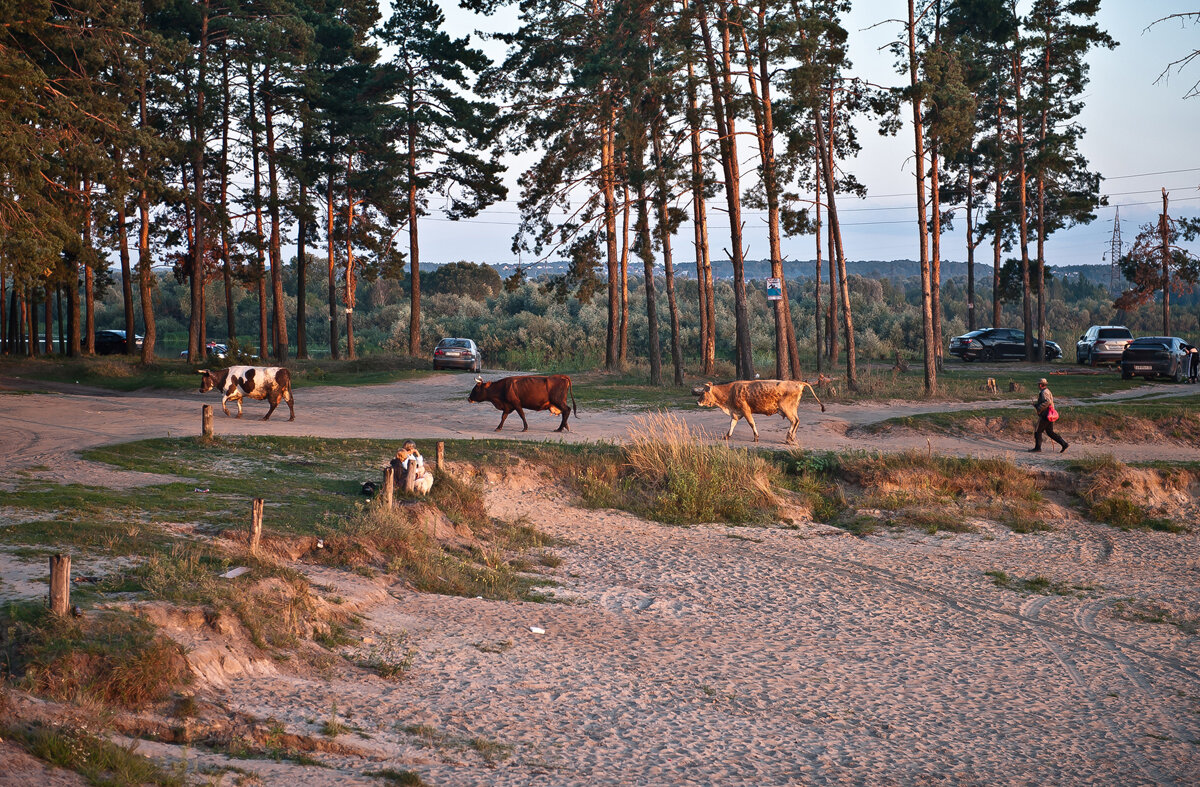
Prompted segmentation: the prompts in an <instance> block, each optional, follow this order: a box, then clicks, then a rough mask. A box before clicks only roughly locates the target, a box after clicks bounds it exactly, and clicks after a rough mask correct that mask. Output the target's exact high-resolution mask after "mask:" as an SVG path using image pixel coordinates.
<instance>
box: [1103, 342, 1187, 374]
mask: <svg viewBox="0 0 1200 787" xmlns="http://www.w3.org/2000/svg"><path fill="white" fill-rule="evenodd" d="M1191 349H1192V348H1191V345H1189V344H1188V343H1187V342H1185V341H1184V340H1183V339H1180V338H1178V337H1176V336H1143V337H1141V338H1139V339H1134V340H1133V341H1132V342H1130V343H1129V346H1128V347H1126V348H1125V352H1124V353H1123V354H1122V355H1121V377H1122V378H1123V379H1125V380H1128V379H1130V378H1132V377H1144V378H1146V379H1147V380H1153V379H1154V378H1155V377H1158V376H1162V377H1171V378H1173V379H1174V380H1175V382H1177V383H1181V382H1183V381H1184V379H1186V378H1187V376H1188V371H1189V365H1190V364H1191V360H1192V359H1191V354H1190V353H1191Z"/></svg>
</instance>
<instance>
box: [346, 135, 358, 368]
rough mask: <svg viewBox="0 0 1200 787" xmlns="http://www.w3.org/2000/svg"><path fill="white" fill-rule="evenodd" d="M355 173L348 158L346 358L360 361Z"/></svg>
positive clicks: (352, 164) (352, 159)
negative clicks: (356, 310) (356, 330)
mask: <svg viewBox="0 0 1200 787" xmlns="http://www.w3.org/2000/svg"><path fill="white" fill-rule="evenodd" d="M353 172H354V155H353V154H351V155H348V156H347V157H346V357H347V358H348V359H350V360H351V361H354V360H358V352H357V351H356V350H355V347H354V306H355V305H356V304H355V295H356V293H357V289H358V283H357V279H356V278H355V275H354V192H353V191H351V189H350V183H351V180H352V175H353Z"/></svg>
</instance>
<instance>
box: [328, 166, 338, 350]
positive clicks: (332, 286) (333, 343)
mask: <svg viewBox="0 0 1200 787" xmlns="http://www.w3.org/2000/svg"><path fill="white" fill-rule="evenodd" d="M333 184H334V180H333V161H332V159H331V160H330V162H329V183H328V187H327V189H326V191H325V216H326V219H327V222H326V227H325V240H326V242H327V243H328V246H329V356H330V357H331V358H333V360H335V361H336V360H337V359H338V358H339V357H340V355H341V354H340V352H339V350H338V314H337V253H336V252H335V250H334V249H335V247H334V240H333Z"/></svg>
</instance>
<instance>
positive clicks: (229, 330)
mask: <svg viewBox="0 0 1200 787" xmlns="http://www.w3.org/2000/svg"><path fill="white" fill-rule="evenodd" d="M229 107H230V103H229V49H228V46H227V45H226V43H225V41H224V40H223V41H222V44H221V215H222V220H221V274H222V280H223V282H224V284H225V338H226V339H227V340H228V341H236V340H237V315H236V314H235V313H234V311H233V262H232V260H230V253H229V114H230V112H229Z"/></svg>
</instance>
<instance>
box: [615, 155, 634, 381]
mask: <svg viewBox="0 0 1200 787" xmlns="http://www.w3.org/2000/svg"><path fill="white" fill-rule="evenodd" d="M627 169H628V162H626V170H627ZM624 190H625V207H624V208H623V212H622V219H621V330H620V336H619V337H618V340H619V345H618V350H617V360H618V362H619V363H620V366H621V368H622V369H624V368H625V365H626V364H627V363H628V362H629V211H630V209H631V207H632V203H631V202H630V200H629V179H628V175H627V176H626V179H625V184H624Z"/></svg>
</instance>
